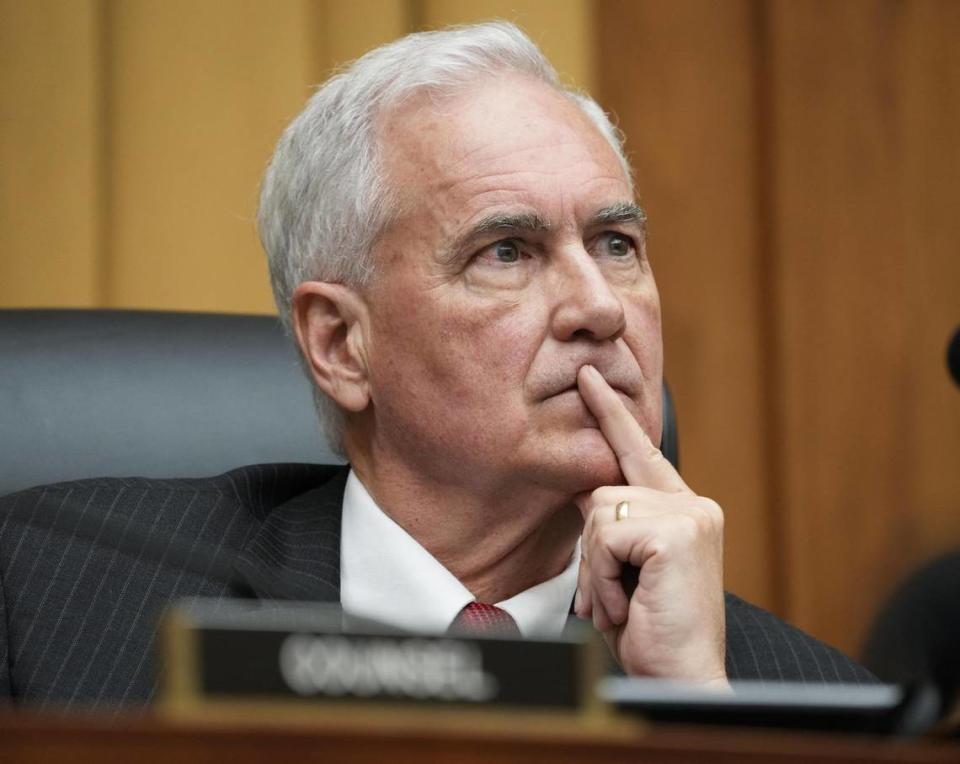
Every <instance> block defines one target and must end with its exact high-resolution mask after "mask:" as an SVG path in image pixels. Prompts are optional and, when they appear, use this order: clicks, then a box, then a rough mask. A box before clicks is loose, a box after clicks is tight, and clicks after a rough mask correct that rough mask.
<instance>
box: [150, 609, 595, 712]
mask: <svg viewBox="0 0 960 764" xmlns="http://www.w3.org/2000/svg"><path fill="white" fill-rule="evenodd" d="M164 633H165V652H164V656H163V658H164V663H163V670H164V685H163V687H164V691H163V692H164V700H165V701H167V703H168V705H170V704H172V705H178V704H179V705H184V704H188V705H190V706H196V705H197V704H202V703H204V702H219V701H227V702H231V701H234V702H236V701H241V702H245V703H247V704H249V702H250V701H254V702H263V701H269V700H281V701H287V702H289V701H297V702H300V703H311V702H314V703H316V702H322V703H325V704H329V703H331V702H336V703H337V704H339V705H341V706H351V705H370V704H375V705H378V706H383V705H384V704H390V705H395V704H402V705H405V706H408V707H426V708H435V707H437V706H441V705H442V706H445V707H446V706H450V707H455V708H487V709H489V708H498V709H504V710H509V709H514V710H516V709H525V710H534V711H566V712H575V713H580V712H587V711H590V712H595V711H596V710H597V708H598V701H597V700H596V695H595V693H594V688H595V687H596V683H597V680H598V679H599V676H600V672H601V671H602V669H603V666H604V657H603V652H604V649H605V648H604V647H603V645H602V643H598V640H597V636H596V633H595V632H594V631H593V629H591V628H589V627H588V626H587V625H586V624H581V623H575V624H572V625H571V626H570V627H569V628H568V629H567V630H566V631H565V632H564V634H563V635H561V636H560V637H558V638H556V639H549V640H548V639H522V640H521V639H499V638H491V637H462V636H450V635H442V634H440V635H414V634H409V633H404V632H400V631H396V630H391V629H388V628H386V627H383V626H380V625H378V624H374V623H371V622H360V621H357V620H351V619H349V617H348V616H345V615H344V614H343V613H342V612H341V611H340V609H339V607H336V606H331V605H323V604H279V603H251V602H250V601H249V600H241V601H235V602H234V601H222V600H221V601H205V600H189V601H185V602H183V603H181V604H179V605H177V606H176V607H175V608H173V609H172V610H171V612H170V613H169V614H168V616H167V618H166V623H165V626H164Z"/></svg>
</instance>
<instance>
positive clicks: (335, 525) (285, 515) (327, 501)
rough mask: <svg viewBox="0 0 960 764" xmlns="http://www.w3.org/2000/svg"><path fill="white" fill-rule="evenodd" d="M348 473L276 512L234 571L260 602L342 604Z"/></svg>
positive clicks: (335, 476)
mask: <svg viewBox="0 0 960 764" xmlns="http://www.w3.org/2000/svg"><path fill="white" fill-rule="evenodd" d="M348 474H349V467H343V468H341V469H337V470H336V471H335V472H334V473H333V476H332V477H331V478H330V479H329V480H328V481H327V482H326V483H324V484H323V485H321V486H320V487H318V488H315V489H313V490H310V491H307V492H306V493H302V494H300V495H298V496H295V497H294V498H292V499H291V500H289V501H287V502H285V503H283V504H280V505H279V506H277V507H274V508H273V509H272V510H271V511H270V512H269V513H268V514H267V516H266V518H265V519H264V521H263V523H262V525H261V526H260V528H259V529H258V530H257V531H255V532H254V533H253V535H252V536H251V538H250V539H249V540H248V541H247V542H246V544H244V547H243V549H242V550H241V552H240V554H239V555H238V556H237V560H236V562H235V563H234V569H235V570H236V572H237V573H238V574H239V576H240V577H241V578H243V579H244V580H245V581H246V582H247V583H248V584H249V586H250V588H251V589H252V590H253V593H254V594H256V595H257V597H259V598H260V599H275V600H303V601H312V602H339V601H340V520H341V514H342V506H343V491H344V487H345V485H346V482H347V475H348Z"/></svg>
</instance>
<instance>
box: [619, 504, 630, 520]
mask: <svg viewBox="0 0 960 764" xmlns="http://www.w3.org/2000/svg"><path fill="white" fill-rule="evenodd" d="M628 517H630V502H629V501H619V502H617V522H620V521H621V520H626V519H627V518H628Z"/></svg>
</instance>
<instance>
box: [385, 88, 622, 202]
mask: <svg viewBox="0 0 960 764" xmlns="http://www.w3.org/2000/svg"><path fill="white" fill-rule="evenodd" d="M378 133H379V139H380V141H379V143H380V153H381V162H382V167H383V169H384V172H385V174H386V177H385V180H386V181H387V183H388V184H389V186H390V188H391V191H392V192H393V193H392V195H393V196H394V197H395V198H396V199H397V201H399V202H401V204H403V202H404V200H406V202H407V203H410V202H412V201H413V200H414V198H416V199H420V200H422V197H423V195H424V194H429V193H431V192H443V191H444V190H446V189H448V188H449V187H450V186H451V185H452V184H456V183H459V182H462V181H464V180H469V179H470V178H471V176H476V175H479V174H481V173H482V174H484V175H486V176H489V177H495V176H497V175H498V174H499V175H502V176H504V177H507V176H508V175H510V174H511V173H512V172H514V171H515V170H516V169H517V168H525V169H527V170H529V171H531V172H536V171H537V169H538V168H540V169H542V171H543V172H544V173H545V174H549V172H550V170H551V169H552V168H553V167H554V166H555V165H557V164H558V163H559V159H560V157H561V156H562V158H563V162H564V163H565V164H566V165H570V164H576V163H577V162H578V161H582V162H583V163H584V164H586V163H591V167H592V168H594V170H595V172H596V174H598V175H601V176H606V177H608V178H609V179H610V180H612V181H616V182H621V183H622V184H623V186H624V187H625V188H629V185H630V184H629V179H628V178H627V177H626V175H625V173H624V171H623V168H622V165H621V164H620V160H619V158H618V157H617V155H616V153H615V152H614V150H613V148H612V147H611V146H610V144H609V143H608V142H607V140H606V139H605V138H604V136H603V135H602V134H601V133H600V131H599V129H598V128H597V127H596V125H594V124H593V122H591V120H590V119H589V118H588V117H587V115H586V114H584V112H583V111H582V110H581V109H580V108H579V107H578V106H577V105H576V104H575V103H573V102H572V101H571V100H570V99H569V98H568V97H567V96H566V95H564V94H563V93H562V92H559V91H558V90H556V89H555V88H553V87H551V86H550V85H548V84H546V83H543V82H541V81H539V80H536V79H533V78H530V77H527V76H524V75H515V74H510V75H491V76H490V77H486V78H483V79H481V80H478V81H476V82H473V83H471V84H469V85H464V86H462V87H460V88H458V89H457V90H456V91H454V92H452V93H448V94H446V95H443V96H437V95H436V94H434V93H430V92H422V93H419V94H418V95H416V96H414V97H412V98H410V99H408V100H407V101H405V102H404V103H403V104H401V105H399V106H396V107H394V108H393V109H391V110H389V111H388V112H387V113H386V114H385V115H384V116H383V118H382V119H381V121H380V123H379V125H378ZM411 197H413V198H411ZM403 206H406V204H404V205H403Z"/></svg>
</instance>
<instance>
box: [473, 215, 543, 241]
mask: <svg viewBox="0 0 960 764" xmlns="http://www.w3.org/2000/svg"><path fill="white" fill-rule="evenodd" d="M549 229H550V224H549V223H547V221H546V220H544V219H543V218H542V217H540V215H538V214H537V213H535V212H501V213H496V214H494V215H488V216H487V217H485V218H482V219H481V220H480V221H479V222H478V223H477V224H476V225H474V226H471V228H470V230H469V231H467V234H466V236H464V239H473V238H476V237H478V236H484V235H486V234H490V233H499V232H502V231H526V232H529V233H543V232H544V231H547V230H549Z"/></svg>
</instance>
